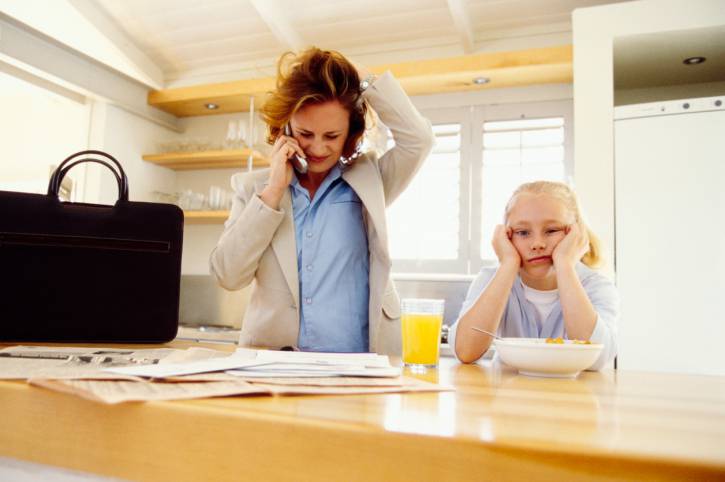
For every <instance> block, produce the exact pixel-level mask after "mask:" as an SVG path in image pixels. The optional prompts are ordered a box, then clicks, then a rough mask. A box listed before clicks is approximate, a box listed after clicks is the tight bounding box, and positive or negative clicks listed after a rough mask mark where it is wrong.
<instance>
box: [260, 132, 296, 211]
mask: <svg viewBox="0 0 725 482" xmlns="http://www.w3.org/2000/svg"><path fill="white" fill-rule="evenodd" d="M293 154H299V155H301V156H303V157H304V155H305V152H304V151H303V150H302V148H301V147H300V145H299V143H298V142H297V139H295V138H294V137H291V136H286V135H281V136H279V137H278V138H277V140H276V141H275V143H274V145H273V146H272V153H271V154H270V156H269V165H270V169H269V183H268V184H267V186H266V187H265V188H264V190H263V191H262V193H261V198H262V201H264V203H265V204H267V205H268V206H269V207H271V208H273V209H279V203H280V201H281V200H282V196H283V195H284V191H285V190H286V189H287V186H289V184H290V182H292V164H291V163H290V162H289V159H290V157H292V155H293Z"/></svg>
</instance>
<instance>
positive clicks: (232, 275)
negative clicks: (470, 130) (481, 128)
mask: <svg viewBox="0 0 725 482" xmlns="http://www.w3.org/2000/svg"><path fill="white" fill-rule="evenodd" d="M368 108H372V109H374V110H375V112H376V113H377V114H378V116H379V117H380V119H381V121H382V122H383V123H384V124H385V125H386V126H388V127H389V128H390V130H391V131H392V133H393V138H394V140H395V147H393V148H391V149H390V150H388V151H387V152H386V153H385V154H383V155H382V156H380V157H379V158H378V157H377V156H375V155H374V154H372V153H362V152H361V151H360V143H361V140H362V136H363V133H364V131H365V117H366V112H367V109H368ZM261 112H262V117H263V118H264V120H265V122H266V123H267V125H268V134H269V135H268V142H270V144H272V146H273V147H272V152H271V154H270V167H269V169H263V170H259V171H253V172H250V173H241V174H236V175H234V176H233V177H232V187H233V188H234V191H235V193H236V196H235V198H234V203H233V206H232V212H231V215H230V217H229V219H228V220H227V222H226V224H225V230H224V232H223V233H222V236H221V238H220V240H219V242H218V244H217V246H216V248H215V249H214V251H213V252H212V254H211V260H210V261H211V271H212V273H213V274H214V276H216V278H217V280H218V281H219V283H220V284H221V285H222V286H223V287H225V288H226V289H230V290H235V289H240V288H243V287H245V286H247V285H248V284H249V283H252V282H253V283H254V284H253V291H252V296H251V300H250V304H249V306H248V307H247V311H246V313H245V316H244V321H243V323H242V333H241V338H240V345H241V346H259V347H269V348H284V347H292V348H296V349H300V350H306V351H328V352H365V351H373V352H378V353H386V354H398V353H399V352H400V324H399V316H400V307H399V303H400V302H399V299H398V295H397V293H396V291H395V287H394V285H393V283H392V280H391V279H390V264H391V262H390V256H389V253H388V246H387V225H386V220H385V208H386V206H388V205H389V204H390V203H391V202H392V201H393V200H394V199H395V198H396V197H397V196H398V195H400V193H401V192H402V191H403V190H404V189H405V187H406V186H407V185H408V184H409V182H410V180H411V179H412V177H413V175H414V174H415V173H416V171H417V170H418V168H419V167H420V165H421V164H422V162H423V161H424V160H425V158H426V157H427V156H428V153H429V152H430V149H431V148H432V145H433V139H434V138H433V133H432V130H431V126H430V123H429V122H428V121H427V120H426V119H424V118H423V117H422V116H421V115H420V114H419V113H418V112H417V111H416V109H415V108H414V107H413V105H412V104H411V102H410V100H409V99H408V97H407V95H406V94H405V92H404V91H403V89H402V88H401V87H400V84H399V83H398V82H397V81H396V80H395V79H394V78H393V76H392V75H391V74H390V73H389V72H386V73H385V74H383V75H381V76H380V77H379V78H376V77H375V76H373V75H370V74H369V73H368V72H365V71H364V70H362V69H357V68H355V67H354V66H353V65H352V64H351V63H350V62H349V61H348V60H347V59H346V58H345V57H343V56H342V55H341V54H339V53H337V52H332V51H323V50H320V49H317V48H311V49H309V50H307V51H304V52H302V53H300V54H299V55H296V56H295V55H292V54H286V55H283V56H282V58H281V59H280V62H279V67H278V77H277V88H276V90H275V91H274V92H273V93H272V95H271V97H270V98H269V100H268V101H267V102H266V103H265V105H264V107H263V108H262V111H261ZM294 156H300V157H302V158H303V159H304V160H305V161H306V164H307V170H306V172H300V171H303V170H304V168H302V169H301V170H300V171H298V170H296V169H294V168H293V161H295V159H294Z"/></svg>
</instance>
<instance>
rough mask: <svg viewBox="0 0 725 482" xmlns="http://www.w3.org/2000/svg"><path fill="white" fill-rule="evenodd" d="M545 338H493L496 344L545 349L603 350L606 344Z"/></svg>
mask: <svg viewBox="0 0 725 482" xmlns="http://www.w3.org/2000/svg"><path fill="white" fill-rule="evenodd" d="M539 340H540V341H539ZM545 340H546V338H517V337H506V338H498V339H495V340H493V343H494V346H504V347H524V348H533V349H545V350H552V349H554V350H601V349H603V348H604V344H602V343H588V344H583V343H572V342H571V340H565V341H567V342H568V343H546V342H545Z"/></svg>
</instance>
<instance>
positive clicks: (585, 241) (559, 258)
mask: <svg viewBox="0 0 725 482" xmlns="http://www.w3.org/2000/svg"><path fill="white" fill-rule="evenodd" d="M587 251H589V237H588V236H587V234H586V232H584V230H582V226H581V224H579V223H574V224H572V225H570V226H568V227H567V233H566V236H564V238H563V239H562V240H561V241H560V242H559V244H557V245H556V247H555V248H554V252H553V253H552V254H551V258H552V259H553V260H554V266H562V265H563V266H567V265H568V266H574V265H575V264H576V263H577V262H579V261H580V260H581V259H582V257H583V256H584V255H585V254H586V253H587Z"/></svg>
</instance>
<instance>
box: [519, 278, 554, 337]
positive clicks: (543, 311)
mask: <svg viewBox="0 0 725 482" xmlns="http://www.w3.org/2000/svg"><path fill="white" fill-rule="evenodd" d="M522 284H523V283H522ZM524 296H525V297H526V299H527V300H528V301H530V302H531V303H532V304H533V305H534V308H536V313H537V314H538V315H539V316H538V317H537V319H536V325H537V326H538V327H539V330H541V325H543V324H544V320H546V318H548V316H549V313H551V310H553V309H554V305H556V303H558V302H559V290H558V289H555V290H548V291H541V290H535V289H534V288H530V287H528V286H526V285H525V284H524Z"/></svg>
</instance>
